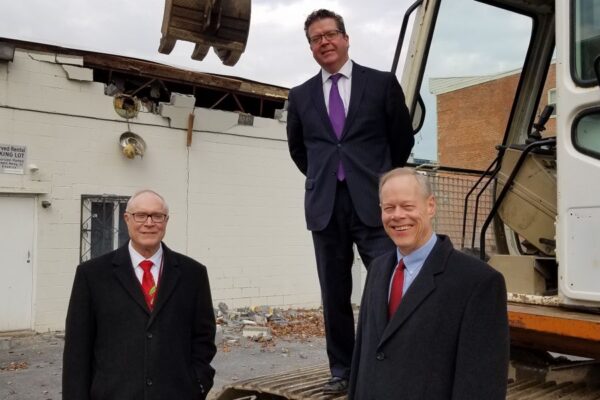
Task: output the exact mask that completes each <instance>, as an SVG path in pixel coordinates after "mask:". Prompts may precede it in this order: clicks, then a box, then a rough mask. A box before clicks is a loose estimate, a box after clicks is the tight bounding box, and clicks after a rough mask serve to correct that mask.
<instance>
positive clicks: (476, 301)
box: [452, 273, 510, 400]
mask: <svg viewBox="0 0 600 400" xmlns="http://www.w3.org/2000/svg"><path fill="white" fill-rule="evenodd" d="M509 346H510V341H509V331H508V314H507V308H506V287H505V284H504V279H503V277H502V275H500V274H499V273H494V274H491V275H489V276H488V279H486V280H484V281H483V282H481V283H480V284H479V285H478V287H477V288H476V289H475V291H474V293H473V294H472V295H471V298H470V299H469V302H468V304H467V307H466V309H465V314H464V316H463V321H462V323H461V331H460V337H459V343H458V351H457V355H456V369H455V375H454V386H453V393H452V400H464V399H486V400H504V399H505V398H506V385H507V379H508V359H509Z"/></svg>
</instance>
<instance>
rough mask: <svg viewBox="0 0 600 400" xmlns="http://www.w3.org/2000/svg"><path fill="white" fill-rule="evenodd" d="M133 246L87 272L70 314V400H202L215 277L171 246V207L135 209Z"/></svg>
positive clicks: (209, 380) (151, 196) (138, 205)
mask: <svg viewBox="0 0 600 400" xmlns="http://www.w3.org/2000/svg"><path fill="white" fill-rule="evenodd" d="M124 218H125V222H126V223H127V229H128V232H129V238H130V240H129V242H128V244H126V245H125V246H123V247H121V248H119V249H117V250H115V251H113V252H111V253H108V254H105V255H103V256H100V257H97V258H95V259H92V260H90V261H87V262H84V263H83V264H81V265H79V267H78V268H77V271H76V274H75V282H74V283H73V290H72V293H71V300H70V303H69V309H68V313H67V322H66V333H65V349H64V357H63V400H165V399H177V400H202V399H205V398H206V395H207V393H208V391H209V390H210V388H211V387H212V384H213V377H214V369H213V368H212V367H211V365H210V362H211V360H212V359H213V357H214V355H215V352H216V347H215V343H214V337H215V318H214V312H213V305H212V300H211V294H210V287H209V282H208V276H207V272H206V268H205V267H204V266H203V265H201V264H200V263H198V262H196V261H194V260H192V259H191V258H189V257H186V256H184V255H182V254H179V253H176V252H174V251H172V250H170V249H169V248H168V247H167V246H166V245H165V244H164V243H162V239H163V237H164V235H165V230H166V227H167V222H168V220H169V208H168V206H167V204H166V202H165V200H164V199H163V198H162V196H160V195H159V194H158V193H156V192H153V191H150V190H143V191H140V192H138V193H136V194H134V195H133V196H132V197H131V199H130V200H129V202H128V203H127V210H126V212H125V216H124Z"/></svg>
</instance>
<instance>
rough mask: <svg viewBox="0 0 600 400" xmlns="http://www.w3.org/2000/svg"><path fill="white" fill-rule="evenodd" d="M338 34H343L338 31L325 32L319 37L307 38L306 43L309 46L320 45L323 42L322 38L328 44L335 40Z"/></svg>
mask: <svg viewBox="0 0 600 400" xmlns="http://www.w3.org/2000/svg"><path fill="white" fill-rule="evenodd" d="M340 33H343V32H342V31H338V30H334V31H329V32H325V33H323V34H321V35H315V36H312V37H310V38H308V41H309V43H310V44H311V45H315V44H319V43H321V42H322V41H323V38H325V39H327V41H328V42H330V41H332V40H333V39H335V38H337V37H338V35H339V34H340Z"/></svg>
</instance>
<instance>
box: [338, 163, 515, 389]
mask: <svg viewBox="0 0 600 400" xmlns="http://www.w3.org/2000/svg"><path fill="white" fill-rule="evenodd" d="M380 197H381V218H382V220H383V225H384V228H385V231H386V233H387V234H388V235H389V236H390V238H391V239H392V240H393V241H394V243H395V244H396V249H395V250H393V251H391V252H389V253H388V254H384V255H382V256H380V257H378V258H376V259H375V260H374V261H373V263H372V264H371V266H370V267H369V275H368V277H367V282H366V285H365V290H364V293H363V299H362V303H361V307H360V316H359V322H358V331H357V339H356V348H355V349H354V358H353V361H352V376H351V378H350V389H349V399H351V400H368V399H390V400H392V399H398V400H400V399H401V400H483V399H485V400H504V399H505V396H506V384H507V378H508V353H509V336H508V320H507V310H506V287H505V285H504V279H503V277H502V275H501V274H500V273H498V272H497V271H495V270H494V269H492V268H491V267H490V266H489V265H487V264H486V263H484V262H482V261H480V260H478V259H476V258H473V257H471V256H468V255H466V254H463V253H461V252H459V251H457V250H455V249H454V247H453V246H452V243H451V242H450V239H449V238H448V237H447V236H443V235H436V234H435V233H434V231H433V225H432V221H433V217H434V215H435V199H434V198H433V195H432V193H431V188H430V186H429V183H428V181H427V178H426V177H425V176H423V175H419V174H417V173H415V172H414V171H413V170H410V169H406V168H398V169H394V170H392V171H390V172H389V173H387V174H386V175H384V176H383V177H382V178H381V183H380Z"/></svg>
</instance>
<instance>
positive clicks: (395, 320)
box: [379, 235, 453, 345]
mask: <svg viewBox="0 0 600 400" xmlns="http://www.w3.org/2000/svg"><path fill="white" fill-rule="evenodd" d="M452 249H453V248H452V243H450V240H449V239H448V238H447V237H445V236H442V235H440V236H438V241H437V243H436V244H435V246H434V248H433V249H432V250H431V253H430V254H429V256H428V257H427V259H426V260H425V263H424V264H423V267H422V268H421V271H420V272H419V275H417V277H416V278H415V280H414V281H413V283H412V285H411V286H410V287H409V288H408V290H407V291H406V293H405V294H404V296H403V297H402V302H401V303H400V306H399V307H398V311H396V314H395V315H394V316H393V317H392V319H391V320H390V321H389V323H388V324H387V326H386V327H385V329H384V331H383V335H382V337H381V340H380V341H379V345H382V344H383V343H384V342H385V341H386V340H387V339H389V338H390V337H391V336H392V335H393V334H394V332H396V331H397V330H398V329H399V328H400V327H401V326H402V325H403V324H404V323H405V322H406V320H407V319H408V318H409V317H410V316H411V315H412V314H413V313H414V312H415V310H417V309H418V308H419V306H420V305H421V304H423V302H424V301H425V300H426V299H427V297H429V295H430V294H431V293H432V292H433V291H434V290H435V287H436V285H435V275H438V274H440V273H443V272H444V269H445V268H446V262H447V259H448V256H449V255H450V253H451V252H452ZM388 283H389V278H388ZM431 317H434V316H431Z"/></svg>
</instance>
